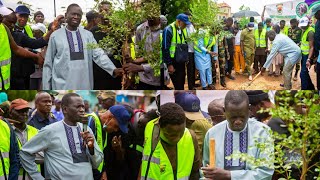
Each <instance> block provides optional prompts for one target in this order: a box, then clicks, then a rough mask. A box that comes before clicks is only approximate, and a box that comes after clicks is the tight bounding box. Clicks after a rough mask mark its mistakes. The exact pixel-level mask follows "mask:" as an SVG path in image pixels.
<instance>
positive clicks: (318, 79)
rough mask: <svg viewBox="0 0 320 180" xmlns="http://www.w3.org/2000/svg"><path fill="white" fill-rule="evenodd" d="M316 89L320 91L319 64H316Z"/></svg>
mask: <svg viewBox="0 0 320 180" xmlns="http://www.w3.org/2000/svg"><path fill="white" fill-rule="evenodd" d="M317 87H318V90H319V91H320V63H318V62H317Z"/></svg>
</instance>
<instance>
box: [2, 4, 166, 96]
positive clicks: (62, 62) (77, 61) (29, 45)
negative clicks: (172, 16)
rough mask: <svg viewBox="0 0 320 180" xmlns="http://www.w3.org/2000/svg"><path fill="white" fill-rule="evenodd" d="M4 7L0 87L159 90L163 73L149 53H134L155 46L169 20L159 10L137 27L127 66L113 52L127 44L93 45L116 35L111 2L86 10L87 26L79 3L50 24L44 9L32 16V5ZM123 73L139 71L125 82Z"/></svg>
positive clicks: (118, 51)
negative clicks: (134, 78)
mask: <svg viewBox="0 0 320 180" xmlns="http://www.w3.org/2000/svg"><path fill="white" fill-rule="evenodd" d="M0 6H1V11H0V28H1V35H2V36H3V37H4V38H2V43H1V44H3V46H1V53H2V54H1V56H0V57H1V61H2V62H3V65H2V69H3V70H2V79H1V82H2V85H3V86H2V89H15V90H18V89H27V90H28V89H35V90H40V89H44V90H48V89H56V90H62V89H79V90H80V89H83V90H88V89H98V90H106V89H108V90H117V89H122V88H123V86H124V87H125V89H146V90H156V89H161V87H160V76H156V75H155V73H154V70H153V67H151V65H150V64H149V63H148V59H147V58H146V57H137V56H138V54H137V53H136V51H138V50H140V51H141V50H142V51H145V52H147V53H148V52H153V51H154V44H157V42H160V31H161V27H162V26H163V25H161V24H162V23H163V22H166V18H165V16H163V17H162V18H160V12H159V16H158V15H157V14H156V13H154V15H153V16H152V17H148V18H147V19H145V20H142V22H140V24H137V25H135V28H134V29H133V30H132V32H133V33H132V38H130V41H129V43H130V42H131V45H130V47H131V53H130V54H128V55H123V56H126V58H127V56H129V58H127V59H129V60H128V62H127V63H126V64H123V63H121V62H120V61H119V60H116V58H115V56H118V55H119V53H120V52H121V48H122V47H121V46H122V44H123V43H125V42H122V43H120V45H119V47H117V48H116V49H110V48H107V47H104V48H105V49H101V48H97V47H96V46H93V47H91V46H92V45H95V44H97V43H99V42H100V41H101V40H103V39H104V37H106V36H111V37H113V36H114V35H113V34H112V32H108V27H109V26H110V23H112V22H111V21H110V19H109V18H108V16H110V15H111V14H112V13H113V9H114V8H113V7H112V3H110V2H108V1H103V2H101V3H100V4H99V11H98V12H97V11H94V10H92V11H89V12H87V13H86V14H85V15H86V20H87V21H86V25H85V27H83V26H82V25H81V19H82V16H83V11H82V9H81V7H80V6H79V5H78V4H70V5H69V6H68V7H67V9H66V14H65V15H58V16H57V17H56V19H55V20H54V22H52V23H50V24H49V25H48V28H47V27H46V25H45V24H44V21H45V17H46V16H45V13H43V12H41V11H37V12H35V13H34V14H33V16H34V17H33V19H31V17H30V14H31V12H30V9H29V8H28V7H27V6H25V5H18V6H17V7H16V9H15V10H13V9H10V8H6V7H5V6H4V5H3V3H2V2H1V1H0ZM28 22H32V23H33V25H31V24H29V23H28ZM102 26H103V27H102ZM115 38H116V37H115ZM142 41H143V42H144V43H141V42H142ZM65 42H68V43H65ZM147 53H145V54H147ZM136 55H137V56H136ZM140 56H142V55H140ZM159 61H160V55H159ZM122 64H123V65H122ZM10 65H11V66H10ZM123 74H135V75H136V76H138V77H139V81H138V82H133V83H129V85H127V84H124V82H122V81H123V80H122V76H123Z"/></svg>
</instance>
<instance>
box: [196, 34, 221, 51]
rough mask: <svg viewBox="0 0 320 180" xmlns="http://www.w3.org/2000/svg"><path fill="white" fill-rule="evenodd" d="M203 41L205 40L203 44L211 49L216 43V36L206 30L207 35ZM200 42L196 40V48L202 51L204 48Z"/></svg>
mask: <svg viewBox="0 0 320 180" xmlns="http://www.w3.org/2000/svg"><path fill="white" fill-rule="evenodd" d="M203 41H204V44H203V45H204V46H205V47H206V49H211V48H212V46H214V45H215V44H216V38H215V37H214V36H212V35H210V34H209V33H208V32H206V35H205V37H204V38H203ZM198 44H199V41H195V42H194V50H196V51H198V52H202V50H201V49H200V48H199V47H198Z"/></svg>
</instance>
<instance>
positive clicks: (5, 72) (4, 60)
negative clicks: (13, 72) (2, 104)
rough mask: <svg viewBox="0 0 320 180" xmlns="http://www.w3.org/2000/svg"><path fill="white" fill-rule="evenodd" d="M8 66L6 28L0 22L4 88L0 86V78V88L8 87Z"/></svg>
mask: <svg viewBox="0 0 320 180" xmlns="http://www.w3.org/2000/svg"><path fill="white" fill-rule="evenodd" d="M10 67H11V48H10V42H9V38H8V34H7V30H6V28H5V27H4V25H3V24H2V23H0V68H1V75H2V79H3V81H4V82H3V84H4V88H3V87H2V82H1V81H2V79H1V78H0V90H3V89H9V88H10Z"/></svg>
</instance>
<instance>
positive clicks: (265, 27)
mask: <svg viewBox="0 0 320 180" xmlns="http://www.w3.org/2000/svg"><path fill="white" fill-rule="evenodd" d="M263 29H265V30H266V31H267V32H268V31H271V30H273V28H272V26H271V28H270V29H269V30H267V26H264V28H263Z"/></svg>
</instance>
